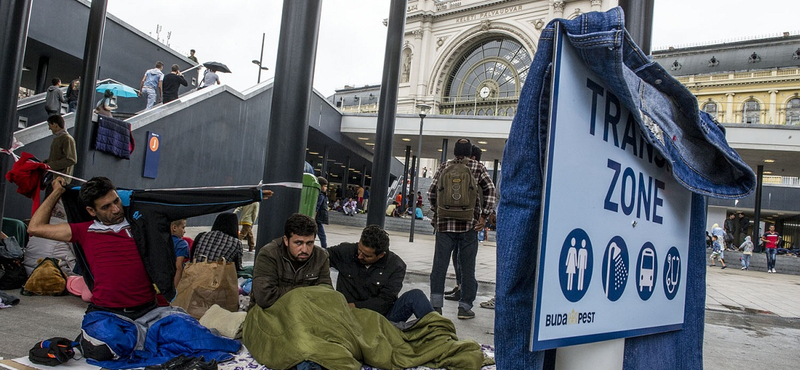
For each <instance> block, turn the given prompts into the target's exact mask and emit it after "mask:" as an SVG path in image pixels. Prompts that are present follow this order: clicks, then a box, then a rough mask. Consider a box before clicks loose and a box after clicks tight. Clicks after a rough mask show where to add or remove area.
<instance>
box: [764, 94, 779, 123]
mask: <svg viewBox="0 0 800 370" xmlns="http://www.w3.org/2000/svg"><path fill="white" fill-rule="evenodd" d="M766 123H769V124H772V125H777V124H779V121H778V90H770V91H769V113H768V117H767V122H766Z"/></svg>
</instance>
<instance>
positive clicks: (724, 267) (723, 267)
mask: <svg viewBox="0 0 800 370" xmlns="http://www.w3.org/2000/svg"><path fill="white" fill-rule="evenodd" d="M727 267H728V265H725V266H722V268H721V269H720V270H724V269H726V268H727Z"/></svg>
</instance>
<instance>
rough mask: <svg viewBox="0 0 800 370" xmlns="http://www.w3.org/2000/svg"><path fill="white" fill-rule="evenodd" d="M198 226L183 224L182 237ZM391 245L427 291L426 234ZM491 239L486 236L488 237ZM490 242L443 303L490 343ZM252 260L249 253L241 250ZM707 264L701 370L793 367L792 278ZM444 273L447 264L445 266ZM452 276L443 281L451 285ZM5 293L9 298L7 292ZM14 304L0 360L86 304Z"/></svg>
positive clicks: (797, 323) (796, 319)
mask: <svg viewBox="0 0 800 370" xmlns="http://www.w3.org/2000/svg"><path fill="white" fill-rule="evenodd" d="M203 230H205V229H204V228H189V229H188V230H187V233H188V234H189V235H190V236H193V235H196V234H197V233H199V232H200V231H203ZM326 231H327V234H328V238H329V244H331V245H335V244H337V243H339V242H343V241H356V240H358V238H359V236H360V233H361V228H360V227H350V226H340V225H327V226H326ZM389 234H390V238H391V249H392V250H393V251H394V252H395V253H397V254H398V255H400V256H401V257H402V258H403V259H404V260H405V262H406V264H407V265H408V276H407V278H406V284H405V287H404V289H412V288H419V289H422V290H423V291H424V292H426V293H428V292H429V288H428V277H429V274H430V264H431V261H432V259H433V247H434V237H433V236H432V235H423V234H417V235H416V236H415V242H414V243H410V242H408V234H407V233H402V232H395V231H390V232H389ZM492 240H493V239H492ZM495 247H496V246H495V244H494V242H485V243H481V245H480V248H479V250H478V268H477V277H478V280H479V282H480V284H479V288H478V299H477V300H476V302H475V305H476V308H475V309H474V311H475V313H476V315H477V317H476V318H475V319H473V320H458V319H456V317H455V316H456V315H455V314H456V309H457V303H456V302H452V301H445V307H444V315H445V316H446V317H449V318H450V319H452V320H453V321H454V322H455V324H456V329H457V331H458V335H459V336H460V337H461V338H470V339H474V340H476V341H478V342H481V343H487V344H493V342H494V337H493V335H492V332H493V327H494V311H493V310H487V309H482V308H479V307H477V306H478V303H479V302H481V301H484V300H487V299H489V298H491V296H492V295H493V294H494V283H495V270H496V256H495V252H496V249H495ZM245 257H246V260H248V259H249V260H250V261H252V258H253V254H252V253H250V254H247V253H246V254H245ZM729 266H730V267H729V268H727V269H725V270H722V269H720V268H719V267H709V268H708V275H707V280H708V290H707V299H706V309H707V310H706V326H705V333H706V334H705V341H704V358H705V368H706V369H711V370H715V369H728V368H731V367H733V368H741V369H756V368H767V369H770V370H779V369H795V368H797V364H798V363H800V351H797V350H796V349H797V348H798V347H799V346H800V276H797V275H785V274H780V273H779V274H767V273H765V272H757V271H742V270H739V269H738V268H736V264H735V263H732V264H730V265H729ZM450 272H451V277H452V267H451V270H450ZM453 285H454V281H453V280H452V279H450V280H448V283H447V286H448V287H452V286H453ZM6 293H10V294H14V295H17V296H19V295H18V294H17V292H15V291H7V292H6ZM20 298H21V299H22V303H20V305H18V306H15V307H13V308H9V309H3V310H0V357H6V358H14V357H21V356H26V355H27V352H28V350H29V349H30V347H31V346H32V345H33V343H34V342H36V341H38V340H41V339H44V338H49V337H53V336H66V337H70V336H74V335H76V334H77V332H78V330H79V327H80V321H81V317H82V314H83V310H84V309H85V307H86V305H85V304H84V303H83V302H82V301H81V300H80V299H78V298H77V297H20Z"/></svg>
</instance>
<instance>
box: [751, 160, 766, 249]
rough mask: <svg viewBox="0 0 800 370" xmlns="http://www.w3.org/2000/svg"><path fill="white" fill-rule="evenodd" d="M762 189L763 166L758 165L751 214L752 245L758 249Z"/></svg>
mask: <svg viewBox="0 0 800 370" xmlns="http://www.w3.org/2000/svg"><path fill="white" fill-rule="evenodd" d="M763 187H764V166H763V165H758V166H757V167H756V201H755V205H754V208H755V212H754V214H753V221H754V224H753V237H752V240H753V245H755V246H756V247H758V240H759V239H761V230H760V229H759V226H760V225H761V191H762V190H763ZM759 252H761V248H759Z"/></svg>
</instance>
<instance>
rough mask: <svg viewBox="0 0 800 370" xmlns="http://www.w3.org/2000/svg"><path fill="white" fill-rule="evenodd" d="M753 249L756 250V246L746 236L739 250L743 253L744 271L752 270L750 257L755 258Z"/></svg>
mask: <svg viewBox="0 0 800 370" xmlns="http://www.w3.org/2000/svg"><path fill="white" fill-rule="evenodd" d="M753 249H755V246H753V242H752V241H751V240H750V237H749V236H745V237H744V242H743V243H742V245H740V246H739V250H740V251H742V270H748V271H749V270H750V257H752V256H753Z"/></svg>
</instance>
